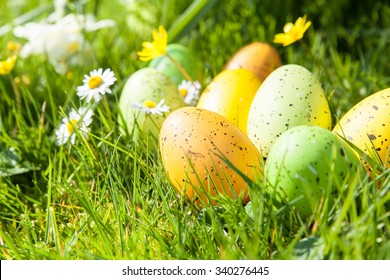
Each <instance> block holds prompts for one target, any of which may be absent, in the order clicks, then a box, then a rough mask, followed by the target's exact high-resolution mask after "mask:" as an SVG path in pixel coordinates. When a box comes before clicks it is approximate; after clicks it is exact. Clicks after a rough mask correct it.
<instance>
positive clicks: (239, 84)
mask: <svg viewBox="0 0 390 280" xmlns="http://www.w3.org/2000/svg"><path fill="white" fill-rule="evenodd" d="M260 85H261V81H260V79H259V78H257V77H256V75H255V74H253V73H252V72H251V71H249V70H246V69H235V70H225V71H222V72H221V73H219V74H218V75H217V76H216V77H215V78H214V79H213V80H212V81H211V83H210V84H208V85H207V86H206V88H205V90H204V91H203V93H202V94H201V96H200V98H199V101H198V104H197V105H196V106H197V107H198V108H203V109H207V110H210V111H213V112H216V113H218V114H220V115H222V116H224V117H225V118H227V119H228V120H230V121H231V122H233V123H234V124H235V125H237V126H238V128H240V129H241V130H242V131H243V132H244V133H247V128H246V126H247V123H248V113H249V108H250V106H251V104H252V100H253V98H254V97H255V94H256V92H257V90H258V89H259V87H260Z"/></svg>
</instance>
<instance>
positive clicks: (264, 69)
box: [224, 42, 282, 81]
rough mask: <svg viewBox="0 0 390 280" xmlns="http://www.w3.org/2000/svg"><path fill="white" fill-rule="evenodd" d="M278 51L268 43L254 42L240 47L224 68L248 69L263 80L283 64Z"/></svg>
mask: <svg viewBox="0 0 390 280" xmlns="http://www.w3.org/2000/svg"><path fill="white" fill-rule="evenodd" d="M281 64H282V63H281V61H280V56H279V53H278V51H277V50H276V49H275V48H274V47H272V46H271V45H270V44H268V43H264V42H254V43H251V44H248V45H246V46H244V47H242V48H241V49H239V50H238V51H237V52H236V53H235V54H233V56H232V57H231V58H230V60H229V61H228V62H227V63H226V65H225V66H224V69H240V68H243V69H247V70H250V71H252V72H253V73H254V74H255V75H256V76H257V77H258V78H259V79H260V80H261V81H264V79H265V78H266V77H267V76H268V75H269V74H270V73H271V72H272V71H274V70H275V69H276V68H278V67H279V66H280V65H281Z"/></svg>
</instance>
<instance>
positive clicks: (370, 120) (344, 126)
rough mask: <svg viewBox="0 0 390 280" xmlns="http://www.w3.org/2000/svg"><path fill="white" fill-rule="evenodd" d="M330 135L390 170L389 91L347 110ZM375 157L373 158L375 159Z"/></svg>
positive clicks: (389, 89) (372, 96) (368, 98)
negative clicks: (343, 139) (333, 134)
mask: <svg viewBox="0 0 390 280" xmlns="http://www.w3.org/2000/svg"><path fill="white" fill-rule="evenodd" d="M333 131H334V132H335V133H337V134H339V135H341V136H343V137H345V138H346V139H347V140H349V141H350V142H352V143H353V144H354V145H356V146H357V147H358V148H359V149H361V150H362V151H363V152H365V153H366V154H367V155H369V156H371V157H373V158H374V159H377V156H379V159H380V161H381V162H382V163H383V165H384V166H386V168H389V167H390V154H389V153H390V152H389V147H390V88H388V89H384V90H382V91H379V92H377V93H374V94H372V95H370V96H368V97H366V98H365V99H363V100H362V101H360V102H359V103H358V104H356V105H355V106H354V107H353V108H352V109H350V110H349V111H348V112H347V113H346V114H345V115H344V116H343V117H342V118H341V119H340V121H339V122H338V123H337V124H336V126H335V128H334V129H333ZM376 155H377V156H376Z"/></svg>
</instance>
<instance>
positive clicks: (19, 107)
mask: <svg viewBox="0 0 390 280" xmlns="http://www.w3.org/2000/svg"><path fill="white" fill-rule="evenodd" d="M8 78H9V80H10V82H11V86H12V90H13V91H14V94H15V101H16V108H17V110H18V113H19V114H21V113H22V98H21V95H20V91H19V89H18V87H17V85H16V83H15V81H14V79H13V77H12V75H11V74H8Z"/></svg>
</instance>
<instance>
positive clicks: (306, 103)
mask: <svg viewBox="0 0 390 280" xmlns="http://www.w3.org/2000/svg"><path fill="white" fill-rule="evenodd" d="M298 125H315V126H320V127H324V128H326V129H329V130H330V129H331V128H332V118H331V113H330V109H329V104H328V101H327V99H326V97H325V93H324V90H323V89H322V87H321V84H320V83H319V82H318V80H317V79H316V77H315V76H314V75H313V74H312V73H311V72H310V71H309V70H307V69H306V68H304V67H302V66H300V65H295V64H288V65H284V66H281V67H279V68H278V69H276V70H275V71H273V72H272V73H271V74H270V75H269V76H268V77H267V78H266V79H265V80H264V82H263V83H262V85H261V86H260V88H259V90H258V91H257V93H256V95H255V97H254V99H253V101H252V105H251V108H250V110H249V115H248V126H247V129H248V136H249V138H250V139H251V140H252V141H253V143H254V144H255V145H256V147H257V148H258V149H259V150H260V152H261V153H262V155H263V156H264V157H267V156H268V153H269V151H270V149H271V147H272V145H273V144H274V143H275V141H276V139H277V138H278V137H279V136H280V135H281V134H282V133H283V132H285V131H286V130H288V129H289V128H291V127H294V126H298Z"/></svg>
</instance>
